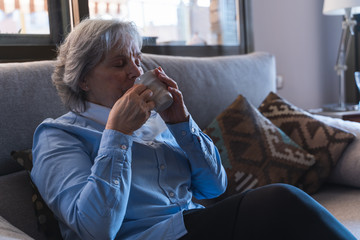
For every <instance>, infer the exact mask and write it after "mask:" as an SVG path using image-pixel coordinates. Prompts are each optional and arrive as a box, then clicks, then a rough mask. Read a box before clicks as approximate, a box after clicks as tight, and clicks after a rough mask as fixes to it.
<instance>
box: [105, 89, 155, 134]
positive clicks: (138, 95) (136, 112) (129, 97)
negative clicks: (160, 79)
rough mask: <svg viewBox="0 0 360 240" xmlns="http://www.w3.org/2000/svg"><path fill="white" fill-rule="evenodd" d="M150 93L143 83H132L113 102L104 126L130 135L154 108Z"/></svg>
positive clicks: (151, 93)
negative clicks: (132, 84)
mask: <svg viewBox="0 0 360 240" xmlns="http://www.w3.org/2000/svg"><path fill="white" fill-rule="evenodd" d="M152 95H153V92H152V91H151V90H150V89H148V88H147V87H146V86H145V85H142V84H136V85H134V86H133V87H132V88H130V89H129V90H128V91H127V92H126V93H125V94H124V95H123V96H122V97H121V98H119V99H118V100H117V101H116V102H115V104H114V106H113V107H112V109H111V111H110V114H109V118H108V121H107V124H106V127H105V128H106V129H113V130H117V131H119V132H122V133H124V134H127V135H131V134H132V133H133V132H134V131H135V130H137V129H139V128H140V127H141V126H142V125H143V124H144V123H145V122H146V121H147V119H148V118H149V117H150V112H151V110H153V109H154V108H155V103H154V101H151V100H150V98H151V96H152Z"/></svg>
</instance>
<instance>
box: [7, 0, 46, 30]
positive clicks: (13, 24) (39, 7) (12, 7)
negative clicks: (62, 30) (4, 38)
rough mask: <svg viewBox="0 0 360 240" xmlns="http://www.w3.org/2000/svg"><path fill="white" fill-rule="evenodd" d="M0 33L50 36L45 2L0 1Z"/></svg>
mask: <svg viewBox="0 0 360 240" xmlns="http://www.w3.org/2000/svg"><path fill="white" fill-rule="evenodd" d="M0 33H2V34H50V28H49V13H48V7H47V0H40V1H39V0H38V1H35V0H17V1H13V0H0Z"/></svg>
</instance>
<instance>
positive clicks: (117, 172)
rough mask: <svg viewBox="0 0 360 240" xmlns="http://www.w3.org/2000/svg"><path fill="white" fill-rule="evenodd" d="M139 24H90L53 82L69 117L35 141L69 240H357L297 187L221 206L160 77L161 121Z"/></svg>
mask: <svg viewBox="0 0 360 240" xmlns="http://www.w3.org/2000/svg"><path fill="white" fill-rule="evenodd" d="M141 46H142V38H141V37H140V35H139V33H138V31H137V29H136V27H135V26H134V25H133V24H132V23H128V22H119V21H115V20H84V21H82V22H81V23H80V24H79V25H78V26H77V27H76V28H75V29H74V30H73V31H72V32H71V33H70V34H69V36H68V37H67V38H66V41H65V42H64V43H63V44H62V45H61V47H60V48H59V53H58V59H57V64H56V67H55V71H54V74H53V82H54V84H55V86H56V87H57V90H58V92H59V95H60V96H61V98H62V100H63V102H64V104H65V106H66V107H67V108H68V109H69V110H70V111H69V113H67V114H65V115H63V116H61V117H59V118H58V119H46V120H45V121H44V122H43V123H41V124H40V126H39V127H38V128H37V130H36V132H35V134H34V146H33V156H34V163H33V164H34V167H33V170H32V172H31V176H32V179H33V181H34V183H35V184H36V185H37V187H38V189H39V191H40V193H41V195H42V197H43V198H44V200H45V201H46V203H47V204H48V206H49V207H50V209H51V210H52V211H53V212H54V214H55V216H56V217H57V219H58V220H59V225H60V229H61V232H62V236H63V238H64V239H71V240H74V239H99V240H100V239H101V240H102V239H179V238H181V239H235V238H236V239H264V238H267V239H355V238H354V237H352V236H351V234H350V233H349V232H348V231H347V230H346V229H345V228H344V227H343V226H342V225H341V224H340V223H339V222H338V221H337V220H336V219H335V218H333V217H332V216H331V215H330V214H329V213H328V212H327V211H326V210H325V209H324V208H322V207H321V206H320V205H318V204H317V203H316V202H315V201H314V200H313V199H311V198H310V197H309V196H308V195H306V194H305V193H303V192H301V191H300V190H298V189H296V188H295V187H291V186H287V185H282V184H275V185H270V186H266V187H263V188H259V189H256V190H251V191H248V192H246V193H243V194H241V195H237V196H234V197H232V198H229V199H227V200H224V201H223V202H220V203H219V204H217V205H214V206H212V207H209V208H204V207H203V206H201V205H199V204H196V203H194V202H193V201H192V197H196V198H199V199H204V198H214V197H216V196H219V195H220V194H222V193H223V192H224V191H225V189H226V185H227V178H226V174H225V171H224V168H223V167H222V165H221V160H220V157H219V153H218V151H217V149H216V147H215V146H214V145H213V143H212V141H211V140H210V139H209V138H208V137H207V136H206V135H205V134H204V133H202V131H201V130H200V129H199V127H198V126H197V125H196V123H195V122H194V120H193V119H192V118H191V115H190V114H189V113H188V111H187V109H186V106H185V105H184V102H183V98H182V94H181V92H180V90H179V89H178V87H177V84H176V83H175V81H173V80H172V79H171V78H169V77H168V76H167V75H166V74H165V72H164V71H163V70H162V69H161V67H159V68H156V69H154V73H155V75H156V77H157V78H158V79H159V80H160V81H161V82H163V83H164V84H165V85H166V86H167V90H168V91H169V92H170V93H171V95H172V97H173V103H172V105H171V106H170V107H169V108H167V109H166V110H164V111H162V112H160V113H156V112H154V111H153V109H154V108H155V103H154V101H153V99H152V95H153V92H152V91H151V90H150V89H149V88H147V87H146V86H145V85H143V84H134V82H135V80H136V79H137V78H138V77H139V76H141V75H142V74H143V70H142V68H141V57H142V56H141V55H142V54H141V51H140V50H141Z"/></svg>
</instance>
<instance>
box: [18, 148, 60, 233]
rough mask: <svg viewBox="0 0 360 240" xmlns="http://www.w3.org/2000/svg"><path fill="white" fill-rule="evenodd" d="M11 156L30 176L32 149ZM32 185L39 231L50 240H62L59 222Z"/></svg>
mask: <svg viewBox="0 0 360 240" xmlns="http://www.w3.org/2000/svg"><path fill="white" fill-rule="evenodd" d="M11 156H12V158H13V160H15V161H16V162H17V163H19V164H20V165H21V166H22V167H23V168H24V169H25V170H27V171H28V172H29V174H30V171H31V169H32V167H33V164H32V152H31V149H26V150H20V151H12V152H11ZM30 184H31V186H32V188H33V194H32V202H33V206H34V209H35V215H36V217H37V222H38V227H39V231H41V232H43V233H44V234H45V236H46V238H47V239H49V240H61V239H62V237H61V233H60V229H59V225H58V221H57V220H56V219H55V217H54V214H53V212H52V211H51V210H50V209H49V207H48V206H47V205H46V203H45V201H44V200H43V199H42V197H41V195H40V193H39V191H38V190H37V188H36V186H35V184H34V183H33V182H32V181H31V180H30Z"/></svg>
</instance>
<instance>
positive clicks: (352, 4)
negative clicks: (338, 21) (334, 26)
mask: <svg viewBox="0 0 360 240" xmlns="http://www.w3.org/2000/svg"><path fill="white" fill-rule="evenodd" d="M345 8H352V11H351V12H352V14H358V13H360V0H324V8H323V14H325V15H345V10H344V9H345Z"/></svg>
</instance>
